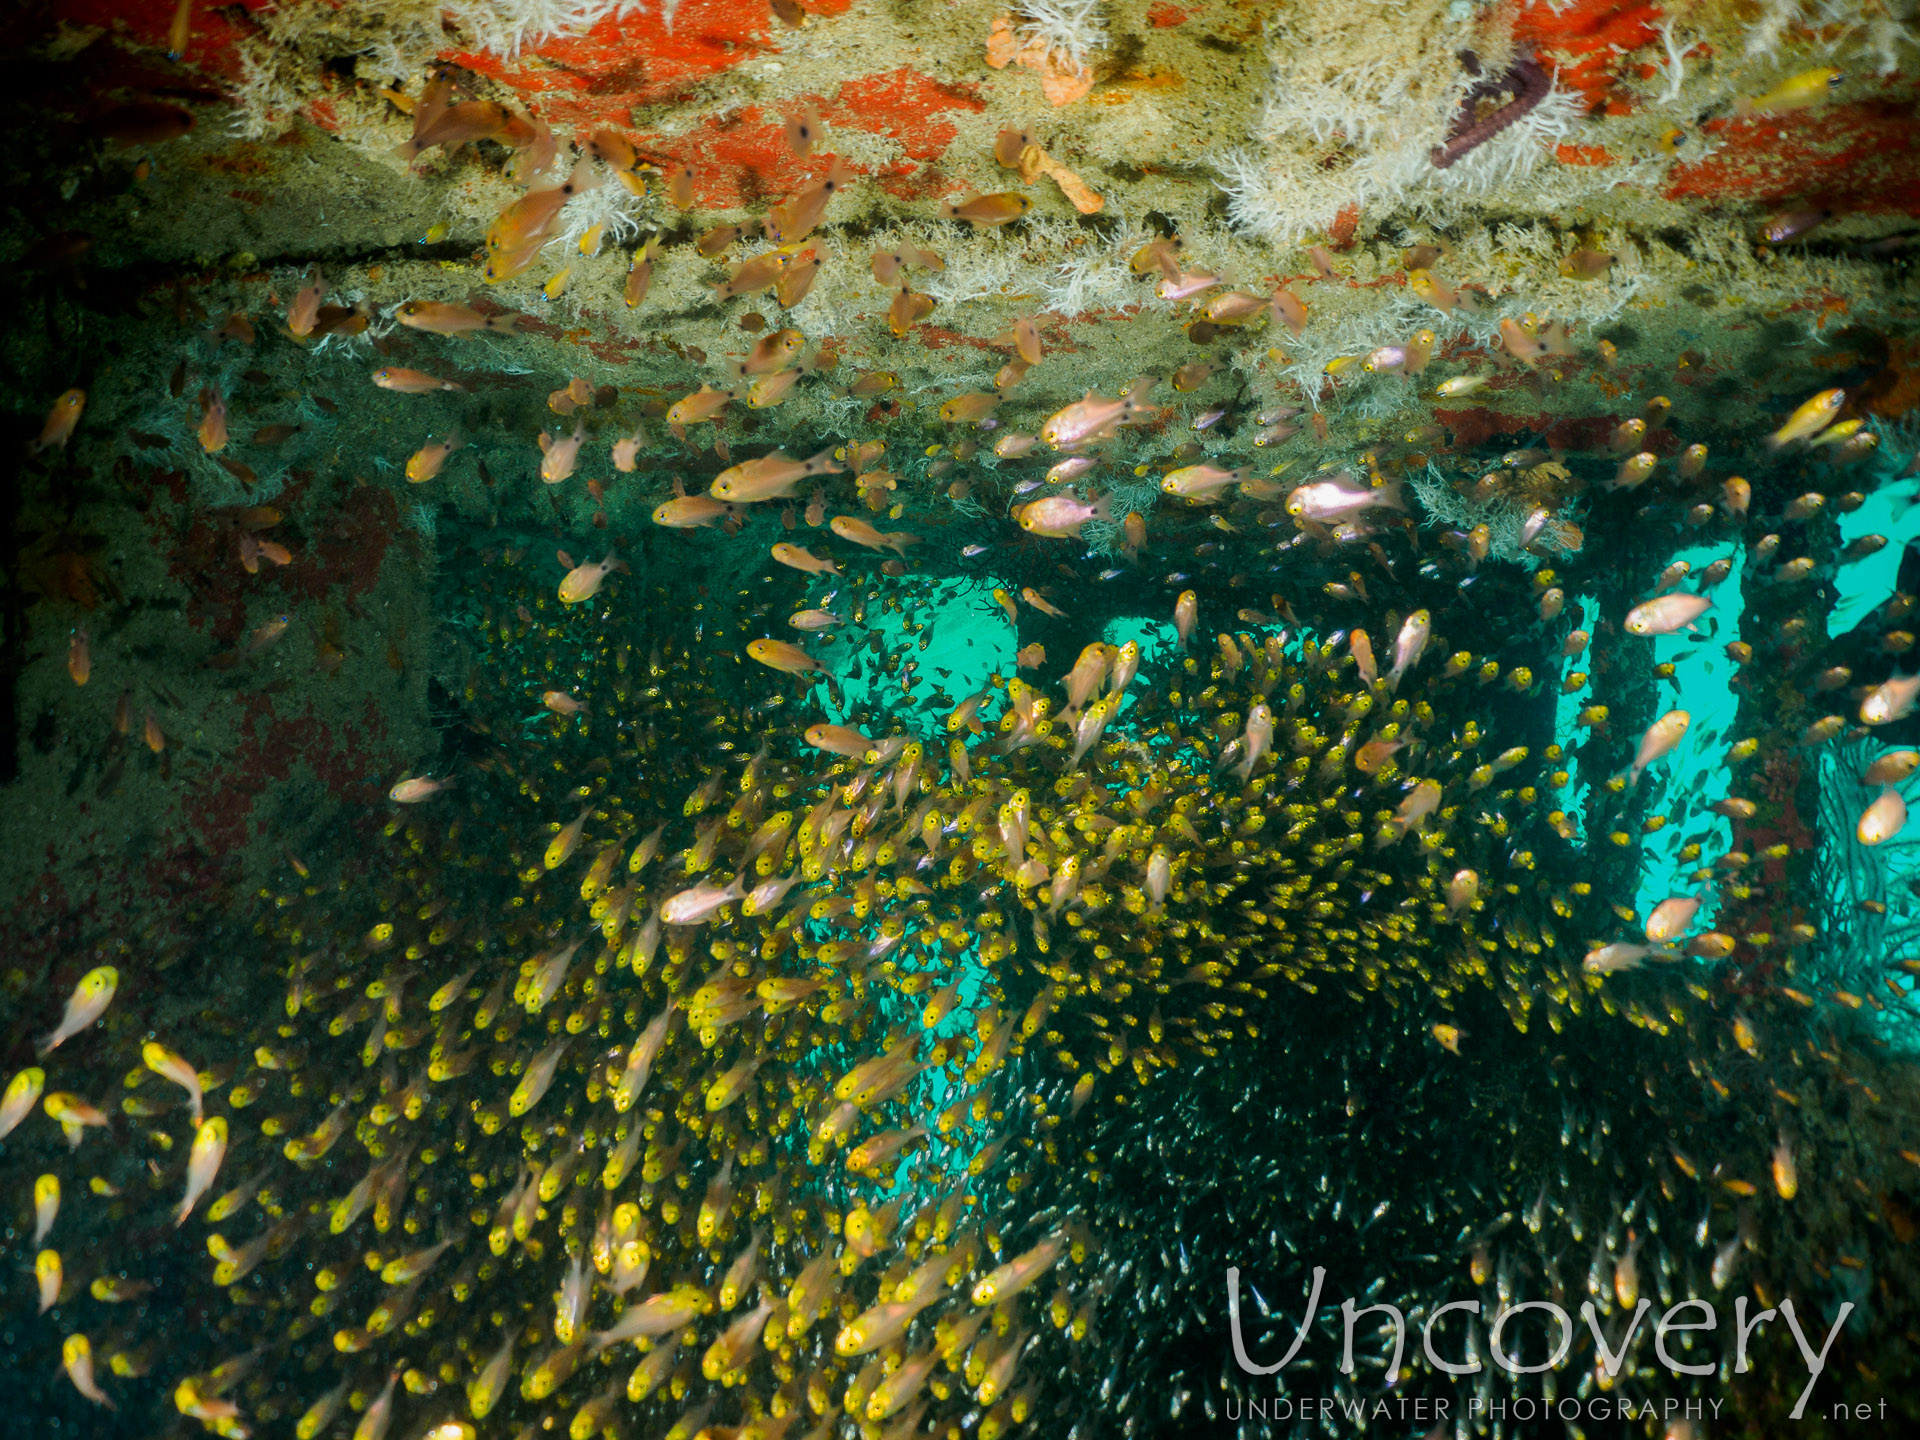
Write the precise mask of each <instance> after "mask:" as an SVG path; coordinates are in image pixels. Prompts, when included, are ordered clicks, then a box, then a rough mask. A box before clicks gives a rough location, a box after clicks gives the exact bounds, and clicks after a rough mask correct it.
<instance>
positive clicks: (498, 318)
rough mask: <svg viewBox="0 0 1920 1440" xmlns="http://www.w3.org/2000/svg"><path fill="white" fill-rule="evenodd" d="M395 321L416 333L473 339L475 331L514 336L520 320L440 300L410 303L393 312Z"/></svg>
mask: <svg viewBox="0 0 1920 1440" xmlns="http://www.w3.org/2000/svg"><path fill="white" fill-rule="evenodd" d="M393 318H394V319H396V320H398V321H399V322H400V323H401V324H402V325H410V326H412V327H413V328H414V329H415V330H425V331H427V332H428V333H429V334H433V335H471V334H472V333H473V332H474V331H476V330H491V331H493V332H495V333H496V334H507V333H511V332H512V330H513V327H514V324H515V322H517V321H518V320H519V319H520V316H519V315H517V314H515V313H513V312H511V311H510V312H508V313H506V314H503V315H483V314H481V312H480V311H478V310H475V309H474V308H473V307H472V306H471V305H448V304H445V303H443V302H442V301H439V300H409V301H407V302H406V304H404V305H402V306H401V307H400V308H399V309H398V310H396V311H394V312H393Z"/></svg>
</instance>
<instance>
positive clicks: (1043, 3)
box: [1014, 0, 1107, 74]
mask: <svg viewBox="0 0 1920 1440" xmlns="http://www.w3.org/2000/svg"><path fill="white" fill-rule="evenodd" d="M1101 8H1102V0H1022V3H1021V4H1020V5H1019V6H1018V7H1017V13H1018V15H1019V17H1020V19H1019V23H1018V24H1017V25H1016V26H1015V27H1014V34H1015V35H1016V36H1018V37H1019V40H1020V42H1021V44H1022V45H1023V46H1029V45H1034V44H1036V43H1037V44H1042V45H1045V46H1046V49H1047V58H1048V59H1049V60H1051V61H1052V62H1053V63H1054V65H1055V66H1056V67H1057V68H1059V69H1062V70H1071V71H1074V72H1076V73H1079V74H1084V73H1085V72H1086V70H1087V62H1088V60H1089V59H1090V58H1091V57H1092V55H1093V52H1094V51H1096V50H1098V49H1100V48H1101V47H1102V46H1104V45H1105V44H1106V43H1107V22H1106V18H1105V16H1103V15H1102V14H1101Z"/></svg>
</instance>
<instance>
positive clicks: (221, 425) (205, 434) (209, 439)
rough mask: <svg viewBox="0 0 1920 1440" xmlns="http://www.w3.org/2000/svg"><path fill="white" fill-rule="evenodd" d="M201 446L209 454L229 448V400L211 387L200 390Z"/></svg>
mask: <svg viewBox="0 0 1920 1440" xmlns="http://www.w3.org/2000/svg"><path fill="white" fill-rule="evenodd" d="M200 405H201V415H200V430H199V435H200V448H201V449H202V450H204V451H206V452H207V454H209V455H213V454H217V453H218V452H219V451H222V450H224V449H226V448H227V402H226V401H224V400H222V399H221V398H220V397H219V395H217V394H216V393H215V392H214V391H213V390H212V389H211V388H209V389H206V390H202V391H201V392H200Z"/></svg>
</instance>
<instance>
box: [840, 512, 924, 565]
mask: <svg viewBox="0 0 1920 1440" xmlns="http://www.w3.org/2000/svg"><path fill="white" fill-rule="evenodd" d="M827 528H828V529H830V530H832V531H833V533H834V534H836V535H838V536H839V537H840V538H841V539H842V540H851V541H852V542H853V543H854V544H856V545H864V546H866V547H867V548H868V549H869V550H891V551H893V553H894V554H896V555H904V554H906V553H907V546H909V545H917V544H919V543H920V537H919V536H918V535H909V534H907V532H906V531H904V530H894V531H888V532H885V533H882V532H881V531H879V530H876V529H874V528H873V526H871V525H869V524H867V522H866V521H864V520H861V519H858V518H856V517H855V516H852V515H836V516H834V517H833V519H832V521H831V522H830V523H829V524H828V527H827Z"/></svg>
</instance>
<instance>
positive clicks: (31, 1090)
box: [0, 1065, 47, 1140]
mask: <svg viewBox="0 0 1920 1440" xmlns="http://www.w3.org/2000/svg"><path fill="white" fill-rule="evenodd" d="M46 1086H47V1072H46V1071H44V1070H42V1069H41V1068H40V1067H39V1066H38V1065H30V1066H28V1067H27V1068H26V1069H25V1070H22V1071H20V1072H19V1073H18V1074H16V1075H15V1076H14V1077H13V1079H11V1080H9V1081H8V1082H7V1089H6V1093H5V1094H4V1095H0V1140H4V1139H5V1138H6V1137H7V1136H8V1135H11V1134H12V1133H13V1130H14V1127H15V1126H17V1125H18V1124H19V1123H20V1122H21V1121H22V1120H24V1119H26V1118H27V1116H29V1115H31V1114H32V1113H33V1107H34V1106H35V1105H37V1104H38V1103H39V1101H40V1093H41V1091H43V1090H45V1089H46Z"/></svg>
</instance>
